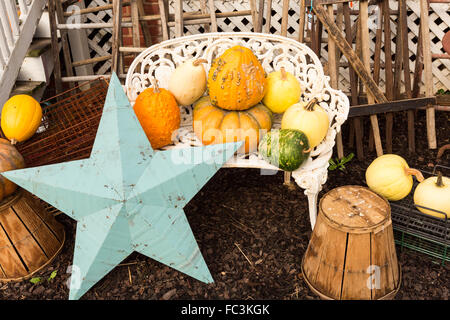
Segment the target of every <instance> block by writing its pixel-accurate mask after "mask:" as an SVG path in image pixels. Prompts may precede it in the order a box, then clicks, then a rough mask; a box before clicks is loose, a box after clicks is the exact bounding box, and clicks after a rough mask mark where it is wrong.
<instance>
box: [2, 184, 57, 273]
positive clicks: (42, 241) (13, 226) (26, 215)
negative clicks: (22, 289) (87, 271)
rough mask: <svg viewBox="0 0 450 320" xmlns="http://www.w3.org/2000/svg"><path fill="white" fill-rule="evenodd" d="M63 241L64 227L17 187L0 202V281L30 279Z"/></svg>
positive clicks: (50, 259)
mask: <svg viewBox="0 0 450 320" xmlns="http://www.w3.org/2000/svg"><path fill="white" fill-rule="evenodd" d="M64 239H65V232H64V227H63V226H62V225H61V224H60V223H59V222H57V221H56V220H55V218H54V217H53V216H52V215H51V214H50V213H48V212H46V211H45V210H44V208H43V207H42V205H41V203H40V202H39V201H38V200H36V199H35V198H33V197H32V195H31V194H30V193H28V192H27V191H25V190H23V189H21V188H19V189H18V191H16V192H15V193H14V194H13V195H11V196H9V197H7V198H5V199H4V200H3V201H2V202H1V203H0V281H20V280H25V279H28V278H30V277H31V276H32V275H33V274H34V273H36V272H37V271H39V270H41V269H42V268H44V267H45V266H46V265H47V264H49V263H50V262H51V261H52V260H53V258H54V257H55V256H56V255H57V254H58V253H59V251H60V250H61V248H62V246H63V244H64Z"/></svg>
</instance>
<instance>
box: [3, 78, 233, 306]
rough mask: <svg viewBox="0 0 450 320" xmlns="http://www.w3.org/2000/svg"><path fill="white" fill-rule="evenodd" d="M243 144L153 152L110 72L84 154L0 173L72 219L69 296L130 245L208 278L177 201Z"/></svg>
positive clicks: (181, 202) (108, 267)
mask: <svg viewBox="0 0 450 320" xmlns="http://www.w3.org/2000/svg"><path fill="white" fill-rule="evenodd" d="M241 144H242V142H238V143H227V144H220V145H213V146H207V147H197V148H184V149H172V150H168V151H158V152H155V151H153V149H152V148H151V146H150V143H149V142H148V140H147V137H146V136H145V133H144V131H143V130H142V127H141V125H140V124H139V121H138V119H137V118H136V116H135V114H134V112H133V109H132V108H131V106H130V103H129V101H128V98H127V97H126V95H125V93H124V91H123V88H122V86H121V84H120V82H119V79H118V78H117V76H116V75H115V74H113V76H112V77H111V82H110V85H109V89H108V94H107V97H106V101H105V106H104V109H103V114H102V118H101V120H100V124H99V128H98V131H97V136H96V138H95V142H94V146H93V148H92V152H91V156H90V158H89V159H84V160H77V161H70V162H66V163H60V164H53V165H47V166H41V167H36V168H27V169H22V170H15V171H9V172H4V173H3V175H4V176H5V177H6V178H8V179H10V180H12V181H13V182H15V183H16V184H18V185H20V186H21V187H23V188H24V189H26V190H28V191H30V192H32V193H33V194H35V195H37V196H38V197H39V198H41V199H43V200H44V201H46V202H48V203H50V204H51V205H52V206H54V207H56V208H58V209H59V210H61V211H62V212H64V213H66V214H67V215H69V216H70V217H72V218H73V219H75V220H76V221H77V234H76V239H75V252H74V259H73V265H74V267H73V268H72V277H71V286H70V293H69V299H79V298H80V297H81V296H82V295H83V294H84V293H86V291H88V290H89V289H90V288H91V287H92V286H93V285H94V284H95V283H97V282H98V281H99V280H100V279H102V278H103V277H104V276H105V275H106V274H107V273H108V272H109V271H111V270H112V269H113V268H114V267H115V266H116V265H117V264H119V263H120V262H121V261H122V260H123V259H125V258H126V257H127V256H128V255H129V254H131V253H132V252H133V251H138V252H140V253H142V254H145V255H146V256H148V257H150V258H153V259H155V260H157V261H159V262H161V263H164V264H166V265H168V266H170V267H172V268H174V269H176V270H179V271H181V272H183V273H186V274H187V275H189V276H191V277H194V278H196V279H198V280H200V281H203V282H206V283H210V282H213V279H212V277H211V274H210V272H209V270H208V267H207V266H206V263H205V261H204V259H203V256H202V254H201V252H200V250H199V247H198V245H197V242H196V240H195V238H194V235H193V233H192V230H191V228H190V226H189V223H188V221H187V219H186V216H185V213H184V211H183V207H184V206H185V205H186V204H187V203H188V202H189V200H190V199H192V198H193V197H194V196H195V194H196V193H197V192H198V191H199V190H200V189H201V188H202V187H203V186H204V185H205V184H206V182H207V181H208V180H209V179H210V178H211V177H212V176H213V175H214V174H215V173H216V172H217V170H219V168H220V167H221V166H222V165H223V163H225V162H226V161H227V160H228V159H229V158H230V157H231V156H232V155H233V154H234V152H235V151H236V150H237V149H238V148H239V147H240V145H241Z"/></svg>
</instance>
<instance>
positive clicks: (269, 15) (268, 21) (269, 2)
mask: <svg viewBox="0 0 450 320" xmlns="http://www.w3.org/2000/svg"><path fill="white" fill-rule="evenodd" d="M266 8H267V9H266V24H265V25H264V32H265V33H270V27H271V21H272V0H267V6H266Z"/></svg>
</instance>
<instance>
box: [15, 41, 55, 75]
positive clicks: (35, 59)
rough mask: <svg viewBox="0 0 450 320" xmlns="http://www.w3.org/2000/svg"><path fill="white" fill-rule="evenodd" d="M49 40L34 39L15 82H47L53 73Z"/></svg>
mask: <svg viewBox="0 0 450 320" xmlns="http://www.w3.org/2000/svg"><path fill="white" fill-rule="evenodd" d="M50 49H51V40H50V39H34V40H33V42H32V43H31V45H30V47H29V49H28V51H27V54H26V56H25V58H24V60H23V62H22V66H21V68H20V71H19V74H18V76H17V80H19V81H44V82H47V83H48V82H49V81H50V76H51V74H52V72H53V66H54V61H53V56H52V51H51V50H50Z"/></svg>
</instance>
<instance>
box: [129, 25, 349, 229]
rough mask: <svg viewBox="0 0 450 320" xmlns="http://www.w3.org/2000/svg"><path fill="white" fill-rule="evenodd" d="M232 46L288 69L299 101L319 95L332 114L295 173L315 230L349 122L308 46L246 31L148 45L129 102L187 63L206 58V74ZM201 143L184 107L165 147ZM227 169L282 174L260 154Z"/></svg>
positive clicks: (134, 69)
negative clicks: (319, 201)
mask: <svg viewBox="0 0 450 320" xmlns="http://www.w3.org/2000/svg"><path fill="white" fill-rule="evenodd" d="M234 45H242V46H246V47H248V48H250V49H251V50H252V51H253V53H254V54H255V55H256V56H257V57H258V59H259V60H260V62H261V64H262V66H263V68H264V70H265V71H266V72H267V73H270V72H271V71H273V70H274V69H276V70H279V69H280V67H285V69H286V70H287V71H289V72H291V73H292V74H294V75H295V76H296V77H297V79H298V80H299V81H300V84H301V89H302V97H301V99H302V100H304V101H308V100H310V99H312V98H313V97H317V98H318V100H319V102H320V105H321V106H322V107H323V108H324V109H325V110H326V111H327V112H328V115H329V119H330V127H329V130H328V134H327V136H326V138H325V139H324V140H323V141H322V143H321V144H319V145H318V146H317V147H316V148H315V149H314V150H313V151H312V152H311V156H310V157H309V158H308V160H307V161H305V163H304V164H302V166H301V167H300V168H299V169H297V170H295V171H293V172H292V177H293V178H294V179H295V181H296V183H297V184H298V185H299V186H300V187H301V188H303V189H305V194H306V195H307V197H308V205H309V214H310V220H311V227H312V228H314V224H315V221H316V215H317V195H318V193H319V192H320V190H321V189H322V185H323V184H324V183H325V182H326V180H327V173H328V171H327V170H328V160H329V159H330V158H331V155H332V152H333V146H334V144H335V137H336V133H337V132H339V131H340V129H341V125H342V123H343V122H344V121H345V120H346V119H347V116H348V111H349V100H348V98H347V96H346V95H345V94H344V93H343V92H342V91H340V90H335V89H333V88H331V87H330V84H329V77H328V76H325V75H324V72H323V67H322V64H321V63H320V60H319V58H318V57H317V56H316V55H315V53H314V52H313V51H312V50H311V49H310V48H309V47H308V46H306V45H304V44H302V43H299V42H297V41H295V40H291V39H288V38H286V37H281V36H277V35H269V34H262V33H242V32H239V33H206V34H198V35H192V36H185V37H181V38H177V39H172V40H167V41H164V42H161V43H160V44H156V45H153V46H151V47H149V48H148V49H146V50H145V51H143V52H142V53H140V54H139V55H138V56H137V57H136V58H135V59H134V61H133V62H132V64H131V66H130V68H129V70H128V73H127V77H126V82H125V88H126V92H127V95H128V98H129V99H130V102H131V104H133V103H134V101H135V100H136V97H137V96H138V94H139V93H140V92H142V91H143V90H145V89H146V88H148V87H151V86H152V82H151V80H152V78H156V79H158V81H159V86H160V87H162V88H167V87H168V81H169V77H170V75H171V73H172V71H173V70H174V69H175V68H176V67H177V66H178V65H180V64H181V63H183V62H185V61H187V60H189V59H193V58H203V59H206V60H208V65H206V64H205V68H206V72H208V70H209V66H210V65H211V61H212V60H213V59H214V58H215V57H217V56H219V55H221V54H222V53H223V52H224V51H225V50H226V49H228V48H230V47H232V46H234ZM281 117H282V115H275V119H274V125H273V128H279V127H280V123H281ZM201 145H202V143H201V141H200V140H199V139H197V137H196V136H195V134H194V132H193V129H192V107H191V106H182V107H181V127H180V130H179V131H178V133H177V136H176V138H175V141H174V145H171V146H168V147H165V148H164V149H171V148H182V147H188V146H201ZM224 167H228V168H236V167H239V168H260V169H269V170H270V169H272V170H273V169H275V170H278V168H276V167H274V166H272V165H270V164H269V163H267V162H266V161H264V160H263V159H262V158H261V157H260V156H259V155H258V154H257V153H256V152H255V153H252V154H250V155H246V156H244V155H235V156H234V158H231V159H230V160H229V161H228V162H227V163H226V164H225V166H224Z"/></svg>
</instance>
